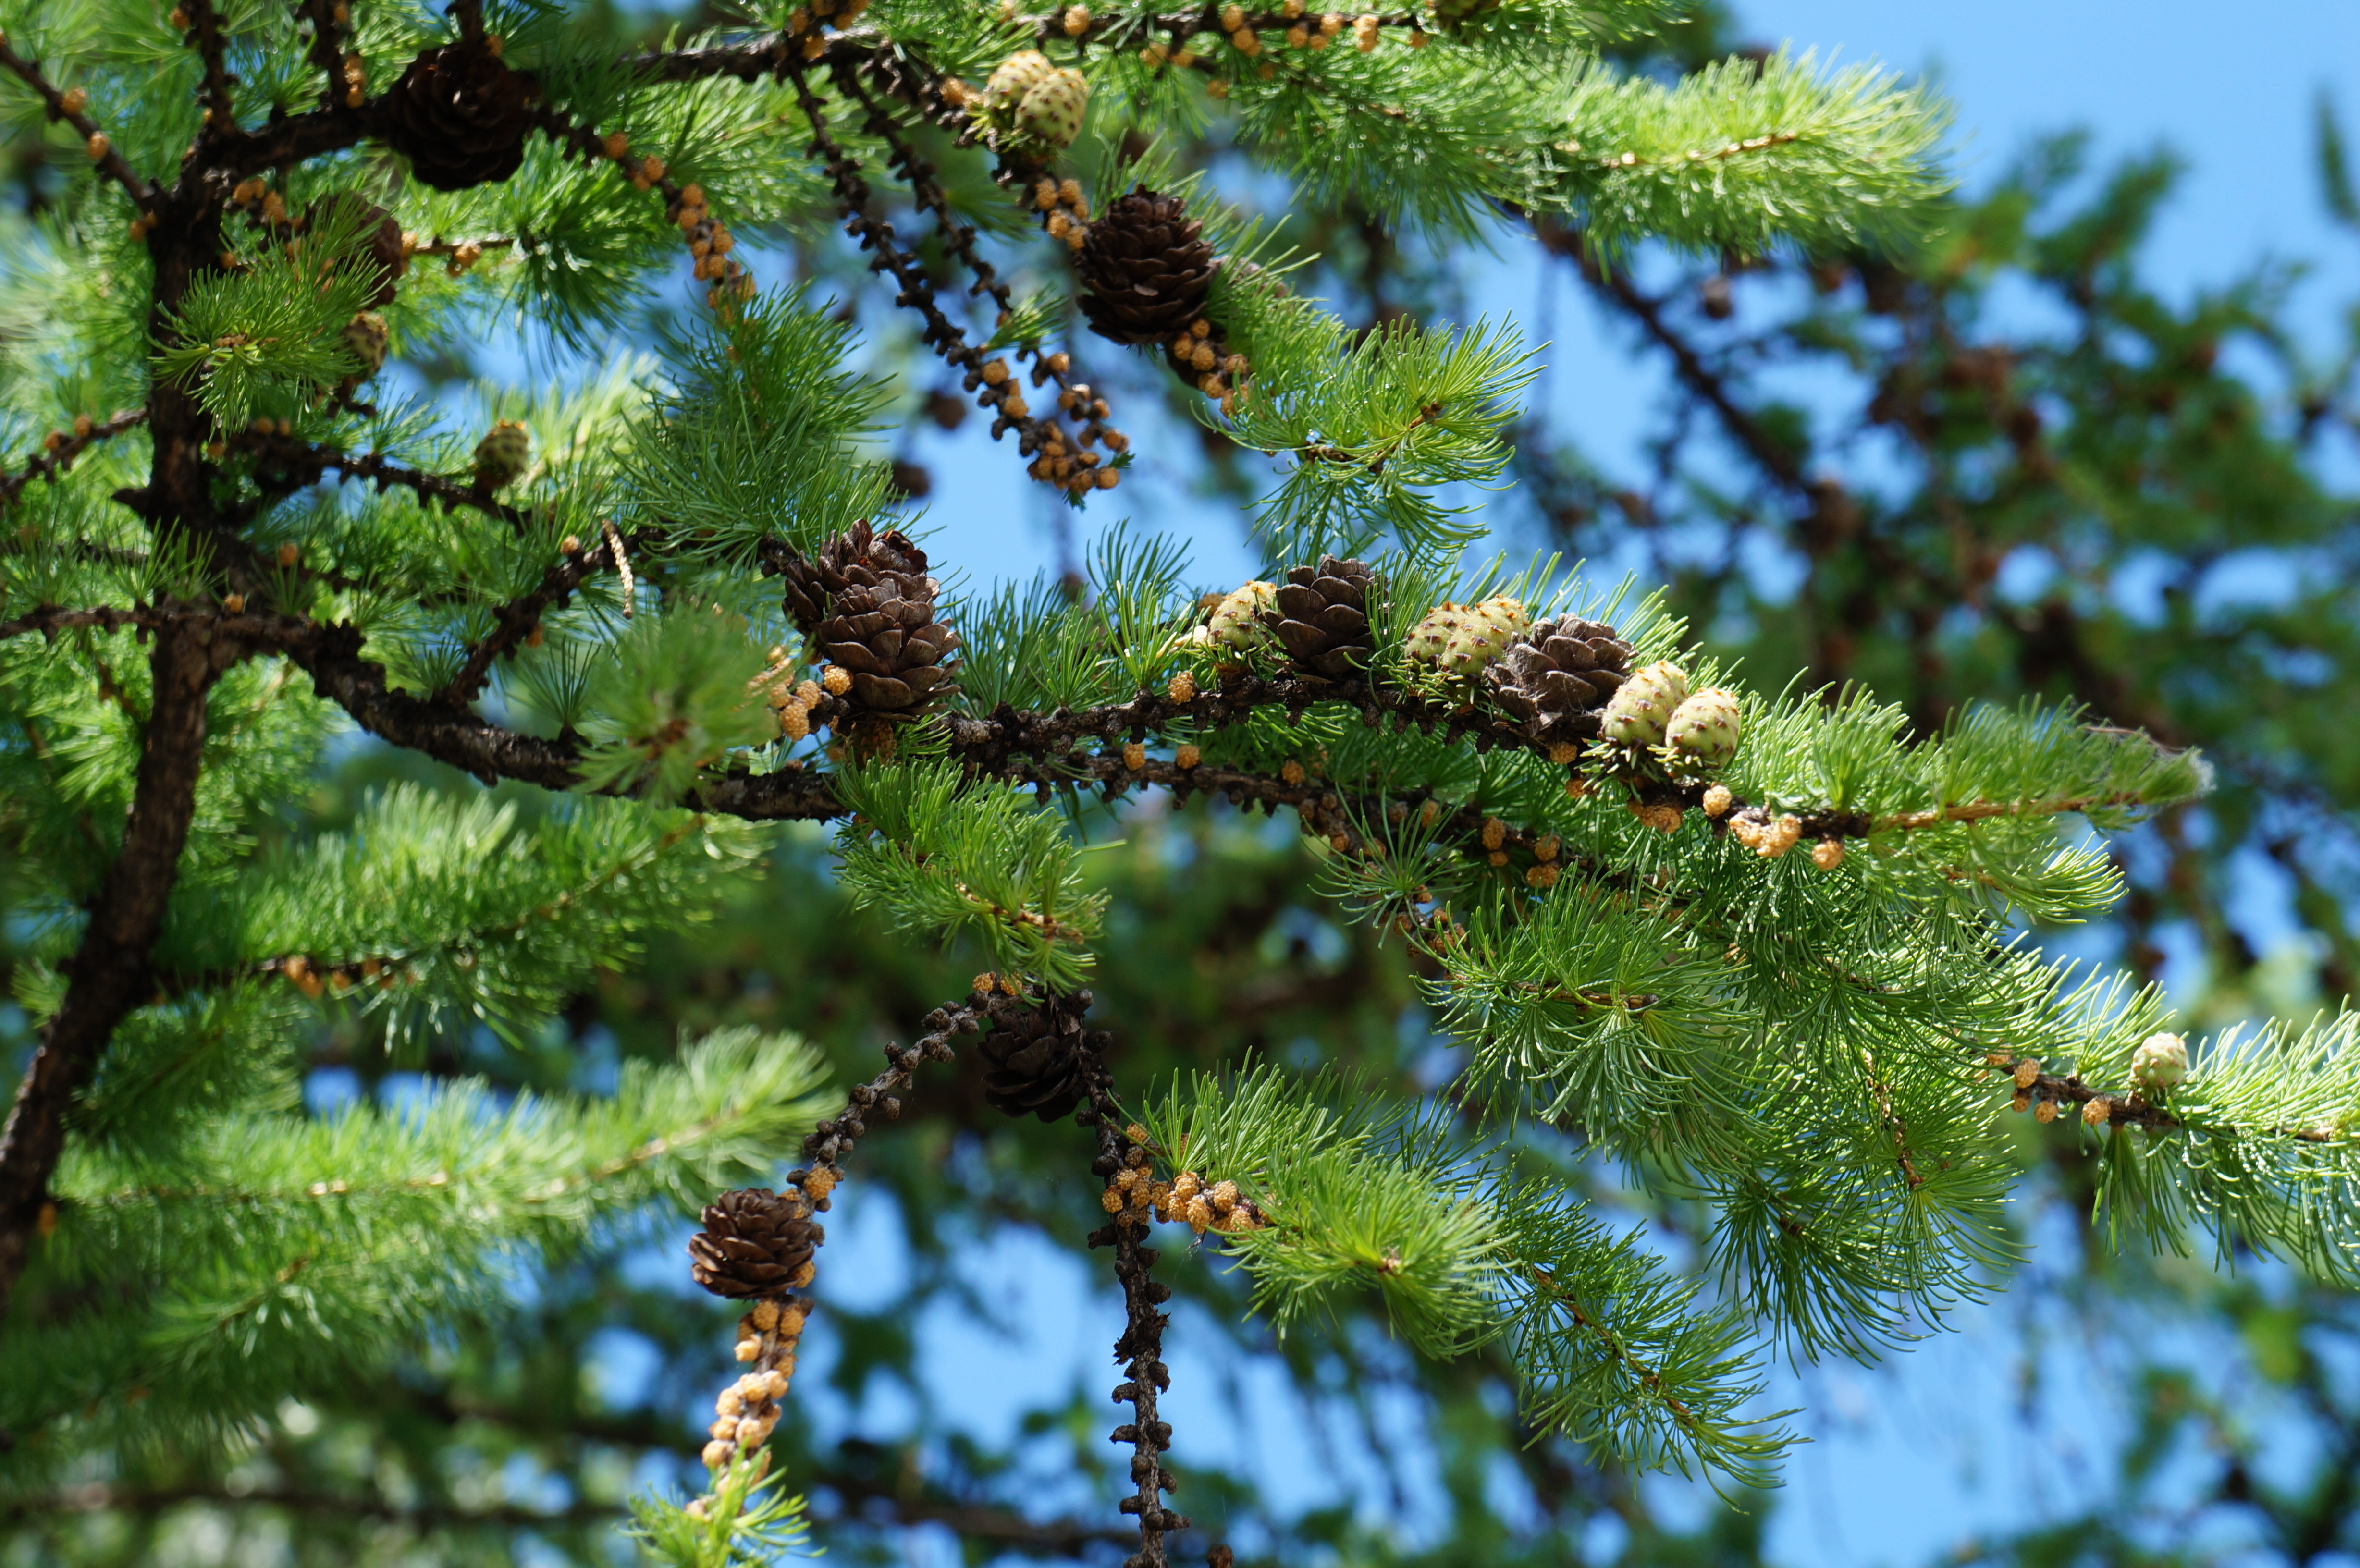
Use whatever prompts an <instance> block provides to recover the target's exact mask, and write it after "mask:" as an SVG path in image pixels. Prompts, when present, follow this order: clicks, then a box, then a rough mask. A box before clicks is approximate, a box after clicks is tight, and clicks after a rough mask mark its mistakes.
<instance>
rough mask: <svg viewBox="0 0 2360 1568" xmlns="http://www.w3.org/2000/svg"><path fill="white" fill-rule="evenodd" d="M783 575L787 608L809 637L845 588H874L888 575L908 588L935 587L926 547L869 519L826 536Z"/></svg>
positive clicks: (788, 566) (930, 589)
mask: <svg viewBox="0 0 2360 1568" xmlns="http://www.w3.org/2000/svg"><path fill="white" fill-rule="evenodd" d="M785 576H786V580H787V593H786V605H785V607H786V612H787V614H788V615H792V616H793V617H794V622H795V625H797V626H801V627H802V628H803V634H804V635H805V636H806V637H808V636H810V635H812V634H813V633H814V632H816V631H817V630H818V629H819V625H820V623H821V622H822V621H825V619H827V617H828V615H829V613H830V606H831V604H832V602H833V601H834V600H835V599H836V596H837V595H838V594H840V593H843V592H844V591H845V590H846V589H847V588H852V587H856V586H858V587H866V588H874V587H877V586H878V585H879V584H880V583H883V582H885V581H886V580H887V579H888V578H901V579H903V580H904V581H903V585H902V587H903V592H904V593H916V592H918V591H919V590H920V589H922V588H923V589H925V590H926V591H927V592H929V593H931V592H933V591H934V589H933V580H932V579H930V578H929V577H927V575H926V552H925V551H924V550H920V549H919V548H918V547H917V545H916V544H915V543H914V542H912V540H911V539H910V538H909V536H908V535H906V534H903V533H902V532H901V531H900V530H899V529H896V528H887V529H886V530H885V531H884V532H883V533H878V532H876V531H874V530H873V529H871V528H869V525H868V524H867V523H865V522H859V523H855V524H853V525H852V527H850V528H847V529H846V530H845V531H844V532H842V533H840V534H838V535H836V537H835V538H834V539H830V540H828V541H827V543H825V545H822V546H821V547H820V551H819V554H818V555H816V556H814V557H809V558H805V557H802V556H798V557H796V558H795V559H794V560H793V561H791V562H789V563H788V565H787V568H786V572H785Z"/></svg>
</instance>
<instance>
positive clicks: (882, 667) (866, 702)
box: [786, 523, 959, 716]
mask: <svg viewBox="0 0 2360 1568" xmlns="http://www.w3.org/2000/svg"><path fill="white" fill-rule="evenodd" d="M786 578H787V593H786V609H787V613H788V614H789V615H792V616H794V618H795V622H796V624H797V625H798V626H803V627H804V628H805V629H806V630H808V631H809V632H810V633H811V635H812V637H814V639H815V640H817V642H818V643H819V647H820V654H821V656H822V657H823V658H825V659H826V660H827V662H829V663H830V664H835V665H840V666H842V667H843V668H844V670H845V671H846V672H847V674H849V675H850V676H851V677H852V692H851V695H852V699H853V701H854V702H857V703H858V704H859V705H860V706H861V707H864V708H868V709H870V710H872V711H874V712H876V713H880V714H884V715H887V716H896V715H906V714H910V713H915V712H916V711H917V710H919V709H920V708H923V707H924V706H925V705H926V704H927V703H928V702H931V701H933V700H934V698H936V697H939V696H947V695H948V694H950V693H951V692H953V691H956V690H957V688H956V686H954V685H952V684H950V674H951V671H950V669H949V663H948V661H949V659H950V657H951V654H952V652H953V651H954V650H955V649H956V648H957V647H958V641H959V639H958V634H957V633H956V632H955V631H953V630H951V628H950V627H949V626H946V625H945V624H944V623H943V622H942V621H941V620H939V619H937V618H936V616H935V615H934V598H935V595H936V593H938V592H939V591H940V590H939V585H938V584H937V583H935V582H934V579H933V578H931V577H929V576H927V575H926V552H925V551H924V550H920V549H919V548H918V547H917V546H916V545H915V544H913V543H912V542H911V541H910V539H908V538H907V537H905V536H904V535H902V534H901V533H899V532H897V531H895V530H893V529H890V528H888V529H887V530H886V531H885V532H883V533H881V534H880V533H878V532H875V531H874V530H873V529H871V528H869V525H868V524H867V523H856V524H854V525H853V526H852V527H851V528H849V529H847V531H845V532H844V533H841V534H838V535H837V536H836V538H835V539H830V540H829V541H828V542H827V544H826V545H825V547H823V548H822V549H821V550H820V552H819V556H818V558H817V559H816V560H812V561H803V560H798V561H794V562H793V563H792V564H791V565H790V566H789V567H788V568H787V572H786Z"/></svg>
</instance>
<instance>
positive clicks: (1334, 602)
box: [1262, 555, 1377, 677]
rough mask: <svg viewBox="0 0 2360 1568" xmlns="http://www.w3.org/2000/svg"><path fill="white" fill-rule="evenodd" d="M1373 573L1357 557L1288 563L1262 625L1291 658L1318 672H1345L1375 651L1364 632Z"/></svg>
mask: <svg viewBox="0 0 2360 1568" xmlns="http://www.w3.org/2000/svg"><path fill="white" fill-rule="evenodd" d="M1376 585H1377V575H1376V573H1375V572H1371V571H1370V570H1369V568H1368V566H1367V565H1366V564H1365V563H1364V562H1361V561H1338V560H1337V559H1336V558H1335V557H1334V556H1332V555H1323V556H1321V557H1320V558H1319V564H1318V565H1317V566H1290V567H1288V568H1287V569H1286V582H1285V583H1284V584H1283V585H1282V586H1281V587H1280V588H1279V589H1278V592H1277V594H1276V599H1277V604H1276V607H1275V608H1273V609H1269V610H1265V611H1263V612H1262V625H1263V626H1267V627H1268V628H1269V629H1270V631H1271V633H1272V635H1273V636H1274V637H1277V638H1278V640H1279V641H1280V642H1281V643H1282V644H1284V646H1285V648H1286V651H1287V652H1288V654H1290V655H1291V656H1293V658H1294V659H1295V663H1297V664H1299V665H1301V666H1302V667H1303V668H1304V669H1306V670H1310V671H1312V672H1313V673H1315V674H1318V675H1328V676H1339V677H1340V676H1345V675H1349V674H1351V673H1352V672H1353V670H1355V669H1356V668H1359V667H1365V666H1366V665H1367V663H1368V661H1369V657H1370V656H1371V654H1373V653H1375V652H1376V648H1377V644H1376V639H1375V637H1372V636H1371V634H1370V631H1369V593H1370V592H1371V590H1372V589H1374V588H1375V587H1376Z"/></svg>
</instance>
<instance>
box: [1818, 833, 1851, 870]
mask: <svg viewBox="0 0 2360 1568" xmlns="http://www.w3.org/2000/svg"><path fill="white" fill-rule="evenodd" d="M1843 863H1844V846H1843V845H1842V844H1840V843H1838V842H1837V841H1836V840H1834V839H1831V838H1823V839H1821V840H1819V843H1817V844H1813V845H1811V864H1812V865H1814V866H1818V867H1819V869H1820V870H1822V871H1833V870H1834V869H1835V868H1836V867H1837V866H1841V865H1842V864H1843Z"/></svg>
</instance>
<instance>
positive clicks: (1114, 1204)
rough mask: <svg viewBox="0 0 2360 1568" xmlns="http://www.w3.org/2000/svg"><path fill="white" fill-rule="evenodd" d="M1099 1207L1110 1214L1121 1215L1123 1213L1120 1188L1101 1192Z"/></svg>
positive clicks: (1111, 1188) (1110, 1188)
mask: <svg viewBox="0 0 2360 1568" xmlns="http://www.w3.org/2000/svg"><path fill="white" fill-rule="evenodd" d="M1098 1207H1100V1208H1102V1209H1104V1210H1105V1211H1106V1212H1107V1213H1109V1214H1120V1213H1122V1189H1121V1188H1120V1187H1109V1188H1108V1189H1107V1190H1106V1191H1105V1192H1100V1193H1099V1194H1098Z"/></svg>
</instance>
